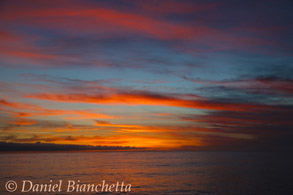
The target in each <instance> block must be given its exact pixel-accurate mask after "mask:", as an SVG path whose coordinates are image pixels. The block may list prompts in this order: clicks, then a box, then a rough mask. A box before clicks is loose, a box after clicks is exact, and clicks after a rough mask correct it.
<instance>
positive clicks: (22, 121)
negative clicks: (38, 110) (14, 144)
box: [12, 119, 37, 125]
mask: <svg viewBox="0 0 293 195" xmlns="http://www.w3.org/2000/svg"><path fill="white" fill-rule="evenodd" d="M36 123H37V121H33V120H27V119H18V120H16V121H13V122H12V124H15V125H33V124H36Z"/></svg>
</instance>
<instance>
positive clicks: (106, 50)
mask: <svg viewBox="0 0 293 195" xmlns="http://www.w3.org/2000/svg"><path fill="white" fill-rule="evenodd" d="M292 8H293V3H292V1H289V0H288V1H285V0H280V1H272V0H267V1H265V0H263V1H262V0H258V1H252V0H248V1H234V0H223V1H211V0H180V1H179V0H178V1H175V0H149V1H142V0H135V1H134V0H133V1H131V0H107V1H106V0H85V1H76V0H72V1H69V0H59V1H57V0H56V1H55V0H53V1H37V0H26V1H20V0H15V1H9V0H2V1H1V2H0V141H6V142H18V143H35V142H42V143H57V144H81V145H83V144H86V145H87V144H90V145H103V146H134V147H145V148H153V149H162V150H164V149H173V150H181V149H182V150H184V149H188V150H189V149H191V150H201V149H202V150H208V149H247V150H259V149H261V150H286V149H292V148H293V142H292V138H293V133H292V132H293V128H292V126H293V120H292V119H293V118H292V116H293V98H292V95H293V74H292V73H293V64H292V63H293V57H292V54H293V53H292V50H293V47H292V45H293V36H292V32H293V26H292V20H293V12H292Z"/></svg>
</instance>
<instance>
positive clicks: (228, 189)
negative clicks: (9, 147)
mask: <svg viewBox="0 0 293 195" xmlns="http://www.w3.org/2000/svg"><path fill="white" fill-rule="evenodd" d="M290 155H291V154H289V153H288V154H282V155H280V154H276V153H247V152H239V153H237V152H230V153H228V152H227V153H225V152H60V153H58V152H56V153H54V152H52V153H5V154H0V157H1V159H0V167H1V168H0V170H1V171H0V194H73V195H75V194H105V193H96V192H93V193H90V192H86V193H78V192H70V193H66V192H64V191H65V190H66V189H65V187H64V186H65V184H62V188H64V189H63V191H62V192H61V193H52V192H51V193H34V192H28V193H21V192H20V189H18V190H17V191H15V192H13V193H8V192H6V190H5V183H6V182H7V181H9V180H14V181H16V183H17V184H18V187H19V188H21V185H22V183H21V182H22V180H30V181H32V183H49V181H50V180H52V182H53V183H57V182H58V181H59V180H63V183H64V182H66V181H68V180H74V181H76V182H77V180H80V183H86V184H99V183H101V182H102V180H105V182H106V183H108V184H112V183H116V182H117V181H118V182H124V183H125V184H131V185H132V186H131V192H130V193H123V194H137V195H142V194H144V195H147V194H174V195H184V194H264V195H267V194H293V168H292V165H293V164H292V159H290V157H291V156H290ZM63 185H64V186H63ZM107 194H119V193H116V192H115V193H107Z"/></svg>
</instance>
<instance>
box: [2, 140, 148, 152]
mask: <svg viewBox="0 0 293 195" xmlns="http://www.w3.org/2000/svg"><path fill="white" fill-rule="evenodd" d="M137 149H144V148H137V147H130V146H92V145H74V144H49V143H40V142H36V143H14V142H0V151H2V152H3V151H81V150H137Z"/></svg>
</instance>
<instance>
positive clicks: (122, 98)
mask: <svg viewBox="0 0 293 195" xmlns="http://www.w3.org/2000/svg"><path fill="white" fill-rule="evenodd" d="M27 97H28V98H35V99H39V100H51V101H61V102H68V103H93V104H109V105H115V104H120V105H151V106H175V107H185V108H196V109H211V110H230V111H245V110H251V109H270V108H271V106H266V105H258V104H244V103H243V104H241V103H227V102H215V101H209V100H196V99H195V100H189V99H180V98H176V97H168V96H164V95H159V94H143V93H136V92H134V93H118V94H109V95H87V94H33V95H29V96H27Z"/></svg>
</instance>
